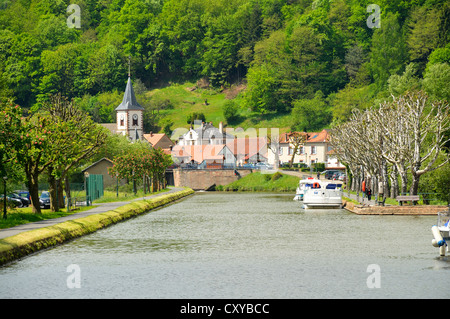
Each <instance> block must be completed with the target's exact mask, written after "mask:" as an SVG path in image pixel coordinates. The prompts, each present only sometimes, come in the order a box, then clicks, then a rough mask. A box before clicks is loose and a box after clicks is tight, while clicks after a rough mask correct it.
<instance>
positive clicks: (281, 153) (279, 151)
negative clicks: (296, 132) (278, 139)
mask: <svg viewBox="0 0 450 319" xmlns="http://www.w3.org/2000/svg"><path fill="white" fill-rule="evenodd" d="M278 155H283V148H282V147H280V148H279V149H278Z"/></svg>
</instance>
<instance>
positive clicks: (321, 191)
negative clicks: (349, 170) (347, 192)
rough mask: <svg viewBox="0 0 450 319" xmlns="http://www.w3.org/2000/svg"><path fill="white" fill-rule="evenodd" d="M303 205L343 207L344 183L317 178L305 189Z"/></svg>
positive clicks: (305, 206) (307, 207) (311, 206)
mask: <svg viewBox="0 0 450 319" xmlns="http://www.w3.org/2000/svg"><path fill="white" fill-rule="evenodd" d="M303 207H304V208H305V209H309V208H342V183H339V182H337V181H335V182H323V181H320V180H315V181H314V182H313V184H312V186H311V187H310V188H307V189H305V191H304V195H303Z"/></svg>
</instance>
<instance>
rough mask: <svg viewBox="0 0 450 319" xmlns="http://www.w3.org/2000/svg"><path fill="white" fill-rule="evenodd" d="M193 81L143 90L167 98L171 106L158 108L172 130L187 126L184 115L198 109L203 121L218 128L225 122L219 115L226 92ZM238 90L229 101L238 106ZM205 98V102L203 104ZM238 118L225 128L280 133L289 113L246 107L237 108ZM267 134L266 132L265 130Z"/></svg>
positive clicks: (289, 121) (288, 125)
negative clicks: (268, 130) (258, 111)
mask: <svg viewBox="0 0 450 319" xmlns="http://www.w3.org/2000/svg"><path fill="white" fill-rule="evenodd" d="M194 86H195V84H194V83H190V82H186V83H182V84H172V85H170V86H168V87H165V88H161V89H153V90H150V91H148V92H147V93H146V96H148V97H151V98H152V99H155V100H157V101H165V100H169V101H170V104H171V105H172V106H173V108H172V109H167V110H161V111H160V114H161V115H162V116H161V118H162V119H164V118H167V119H170V120H171V121H172V122H173V123H174V124H173V125H172V129H173V130H174V129H176V128H189V124H188V123H187V122H186V119H187V117H188V115H190V114H192V113H193V112H201V113H203V114H204V115H205V118H206V121H207V122H213V125H214V126H216V127H218V126H219V122H223V123H224V124H225V125H227V123H226V120H225V118H224V116H223V111H222V107H223V105H224V104H225V103H226V102H227V101H228V100H229V99H228V98H227V93H226V91H222V92H221V91H219V90H214V89H200V88H199V89H195V90H190V89H191V88H193V87H194ZM242 96H243V95H242V92H241V93H239V94H237V95H236V96H233V101H235V103H236V104H237V105H238V106H241V105H242ZM205 100H207V103H208V105H206V104H205ZM238 113H239V114H238V115H239V120H237V121H236V122H234V123H232V124H228V127H232V128H237V127H242V128H243V129H244V130H245V129H248V128H272V127H274V128H279V129H280V133H283V132H287V131H289V130H290V125H291V116H290V114H279V113H272V114H259V113H256V112H252V111H251V110H249V109H244V108H242V107H241V108H240V110H239V112H238ZM268 133H269V132H268Z"/></svg>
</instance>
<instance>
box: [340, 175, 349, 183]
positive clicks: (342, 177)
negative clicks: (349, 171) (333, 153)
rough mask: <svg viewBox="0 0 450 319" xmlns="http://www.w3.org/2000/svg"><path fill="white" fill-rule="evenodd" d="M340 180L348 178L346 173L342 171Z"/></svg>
mask: <svg viewBox="0 0 450 319" xmlns="http://www.w3.org/2000/svg"><path fill="white" fill-rule="evenodd" d="M339 180H340V181H343V182H345V181H346V180H347V175H346V174H345V173H342V174H341V175H339Z"/></svg>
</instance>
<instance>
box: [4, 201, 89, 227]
mask: <svg viewBox="0 0 450 319" xmlns="http://www.w3.org/2000/svg"><path fill="white" fill-rule="evenodd" d="M91 208H92V206H89V207H80V208H78V209H76V210H74V211H70V212H67V209H61V210H60V211H59V212H51V211H50V209H42V210H41V214H34V213H33V212H32V207H31V206H29V207H24V208H15V209H10V210H8V211H7V215H6V217H7V218H6V219H3V210H2V212H1V217H0V229H5V228H10V227H14V226H17V225H23V224H27V223H33V222H38V221H42V220H47V219H53V218H58V217H64V216H68V215H72V214H73V213H78V212H81V211H85V210H88V209H91Z"/></svg>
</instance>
